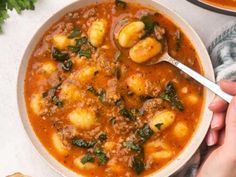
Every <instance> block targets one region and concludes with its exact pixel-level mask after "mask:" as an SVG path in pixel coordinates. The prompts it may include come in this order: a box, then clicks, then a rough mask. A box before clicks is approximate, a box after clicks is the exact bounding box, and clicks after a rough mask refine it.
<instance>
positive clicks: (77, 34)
mask: <svg viewBox="0 0 236 177" xmlns="http://www.w3.org/2000/svg"><path fill="white" fill-rule="evenodd" d="M79 35H80V29H79V28H78V27H75V28H74V29H73V31H72V33H71V34H70V35H69V36H68V38H69V39H73V38H76V37H78V36H79Z"/></svg>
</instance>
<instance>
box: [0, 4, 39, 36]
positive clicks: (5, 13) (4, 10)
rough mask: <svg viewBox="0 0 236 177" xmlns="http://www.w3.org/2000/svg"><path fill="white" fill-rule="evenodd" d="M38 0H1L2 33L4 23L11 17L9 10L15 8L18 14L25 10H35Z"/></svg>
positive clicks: (0, 24) (0, 23)
mask: <svg viewBox="0 0 236 177" xmlns="http://www.w3.org/2000/svg"><path fill="white" fill-rule="evenodd" d="M35 2H36V0H1V1H0V33H2V25H3V24H4V22H5V20H6V19H7V18H9V15H8V12H9V10H13V9H15V10H16V12H17V13H18V14H20V13H21V12H22V11H23V10H34V4H35Z"/></svg>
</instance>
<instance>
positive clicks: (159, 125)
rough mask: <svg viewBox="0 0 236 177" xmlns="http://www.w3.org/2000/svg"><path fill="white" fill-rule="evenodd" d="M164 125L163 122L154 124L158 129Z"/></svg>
mask: <svg viewBox="0 0 236 177" xmlns="http://www.w3.org/2000/svg"><path fill="white" fill-rule="evenodd" d="M162 125H164V124H163V123H158V124H156V125H155V127H156V128H157V129H158V130H161V126H162Z"/></svg>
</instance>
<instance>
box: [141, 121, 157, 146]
mask: <svg viewBox="0 0 236 177" xmlns="http://www.w3.org/2000/svg"><path fill="white" fill-rule="evenodd" d="M137 133H138V135H139V136H140V137H141V138H142V141H143V142H145V141H147V140H148V139H149V138H150V137H151V136H152V135H153V133H154V132H153V131H152V129H151V128H150V126H149V125H148V124H147V123H145V124H144V125H143V127H142V128H139V129H138V131H137Z"/></svg>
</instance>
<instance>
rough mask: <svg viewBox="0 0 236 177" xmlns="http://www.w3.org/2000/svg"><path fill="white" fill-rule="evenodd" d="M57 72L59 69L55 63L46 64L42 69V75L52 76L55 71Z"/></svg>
mask: <svg viewBox="0 0 236 177" xmlns="http://www.w3.org/2000/svg"><path fill="white" fill-rule="evenodd" d="M56 70H57V67H56V65H55V64H54V63H52V62H45V63H43V64H42V66H41V67H40V71H41V72H42V73H45V74H47V75H50V74H52V73H53V72H54V71H56Z"/></svg>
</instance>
